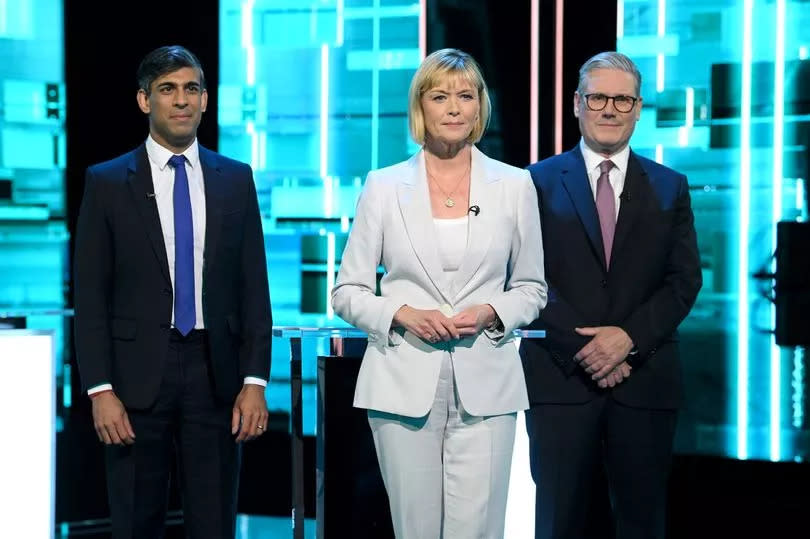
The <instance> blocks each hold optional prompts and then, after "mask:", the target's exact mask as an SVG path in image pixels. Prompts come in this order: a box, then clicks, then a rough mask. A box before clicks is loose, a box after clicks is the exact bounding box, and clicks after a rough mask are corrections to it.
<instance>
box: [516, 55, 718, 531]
mask: <svg viewBox="0 0 810 539" xmlns="http://www.w3.org/2000/svg"><path fill="white" fill-rule="evenodd" d="M640 87H641V75H640V73H639V71H638V68H637V67H636V66H635V64H634V63H633V62H632V61H631V60H630V59H629V58H627V57H626V56H624V55H623V54H619V53H616V52H605V53H600V54H598V55H596V56H594V57H593V58H591V59H590V60H588V61H587V62H586V63H585V64H584V65H583V66H582V68H581V69H580V79H579V86H578V89H577V91H576V93H575V95H574V114H575V115H576V116H577V118H578V120H579V126H580V131H581V134H582V139H581V141H580V144H579V145H578V146H577V147H575V148H574V149H572V150H571V151H569V152H567V153H563V154H561V155H558V156H555V157H551V158H549V159H546V160H544V161H541V162H539V163H536V164H534V165H532V166H530V167H529V170H530V172H531V175H532V178H533V180H534V183H535V186H536V188H537V193H538V204H539V208H540V216H541V223H542V230H543V249H544V252H545V255H546V256H545V261H546V262H545V269H546V279H547V281H548V286H549V293H548V305H547V306H546V308H545V310H543V312H542V313H541V315H540V318H539V319H538V320H537V321H536V322H535V327H539V328H543V329H545V330H546V332H547V338H546V339H541V340H535V341H530V340H524V341H523V343H522V344H521V357H522V359H523V365H524V370H525V374H526V383H527V385H528V391H529V400H530V402H531V408H530V409H529V410H528V411H527V413H526V424H527V429H528V432H529V438H530V462H531V470H532V477H533V478H534V481H535V483H536V485H537V500H536V519H535V520H536V524H535V530H536V537H538V538H543V539H546V538H548V539H551V538H555V539H562V538H582V537H585V536H586V533H588V532H586V527H587V524H588V521H589V502H590V500H591V497H592V492H591V487H592V485H593V483H594V477H595V476H597V474H598V472H599V467H603V468H604V471H605V474H606V476H607V480H608V485H609V489H610V499H611V505H612V511H613V517H614V524H615V529H616V537H618V538H620V539H630V538H657V537H663V536H664V533H665V509H666V489H667V477H668V472H669V466H670V460H671V453H672V444H673V439H674V433H675V423H676V416H677V409H678V406H679V405H680V403H681V398H682V395H681V393H682V387H681V372H680V363H679V358H678V336H677V327H678V325H679V324H680V323H681V321H682V320H683V319H684V318H685V317H686V315H687V314H688V312H689V310H690V309H691V307H692V305H693V304H694V302H695V298H696V296H697V293H698V290H699V289H700V286H701V282H702V281H701V272H700V260H699V256H698V250H697V242H696V237H695V228H694V217H693V214H692V209H691V204H690V197H689V186H688V184H687V181H686V177H685V176H683V175H682V174H679V173H678V172H676V171H674V170H672V169H669V168H666V167H664V166H662V165H660V164H657V163H655V162H653V161H650V160H648V159H645V158H643V157H641V156H639V155H637V154H635V153H634V152H633V151H631V150H630V147H629V145H628V143H629V140H630V137H631V135H632V134H633V130H634V129H635V125H636V122H637V121H638V119H639V116H640V114H641V97H640ZM611 527H612V526H611V524H610V523H605V524H604V528H605V529H606V530H609V529H610V528H611Z"/></svg>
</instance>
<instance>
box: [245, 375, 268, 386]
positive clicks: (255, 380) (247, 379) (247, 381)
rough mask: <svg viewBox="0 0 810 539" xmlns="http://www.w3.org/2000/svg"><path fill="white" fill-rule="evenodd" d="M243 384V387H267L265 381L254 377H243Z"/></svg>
mask: <svg viewBox="0 0 810 539" xmlns="http://www.w3.org/2000/svg"><path fill="white" fill-rule="evenodd" d="M243 383H244V384H245V385H247V384H254V385H257V386H262V387H267V380H265V379H264V378H257V377H256V376H245V381H244V382H243Z"/></svg>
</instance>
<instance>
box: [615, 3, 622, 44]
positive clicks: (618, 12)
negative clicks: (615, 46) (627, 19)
mask: <svg viewBox="0 0 810 539" xmlns="http://www.w3.org/2000/svg"><path fill="white" fill-rule="evenodd" d="M623 37H624V0H619V1H618V2H616V39H617V40H619V39H622V38H623Z"/></svg>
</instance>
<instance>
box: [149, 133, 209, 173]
mask: <svg viewBox="0 0 810 539" xmlns="http://www.w3.org/2000/svg"><path fill="white" fill-rule="evenodd" d="M146 155H148V156H149V160H150V161H152V163H153V164H155V165H156V166H157V167H158V168H159V169H160V170H161V171H162V170H163V169H164V168H166V167H167V166H168V165H169V159H171V158H172V156H173V155H175V153H173V152H172V151H171V150H169V149H168V148H166V147H164V146H161V145H160V144H158V142H157V141H156V140H155V139H153V138H152V135H151V134H150V135H149V136H148V137H146ZM181 155H184V156H185V157H186V161H188V164H189V165H190V166H191V168H192V169H194V168H197V165H199V163H200V147H199V145H198V144H197V138H196V137H195V138H194V142H192V143H191V146H189V147H188V148H186V150H185V151H184V152H183V153H182V154H181Z"/></svg>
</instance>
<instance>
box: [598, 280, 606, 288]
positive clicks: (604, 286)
mask: <svg viewBox="0 0 810 539" xmlns="http://www.w3.org/2000/svg"><path fill="white" fill-rule="evenodd" d="M599 284H601V285H602V288H607V279H602V282H601V283H599Z"/></svg>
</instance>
